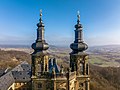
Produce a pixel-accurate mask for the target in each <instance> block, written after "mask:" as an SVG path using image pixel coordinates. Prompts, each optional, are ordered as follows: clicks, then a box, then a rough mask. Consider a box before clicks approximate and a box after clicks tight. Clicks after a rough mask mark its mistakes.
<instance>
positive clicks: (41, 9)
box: [40, 9, 42, 17]
mask: <svg viewBox="0 0 120 90" xmlns="http://www.w3.org/2000/svg"><path fill="white" fill-rule="evenodd" d="M40 17H42V9H40Z"/></svg>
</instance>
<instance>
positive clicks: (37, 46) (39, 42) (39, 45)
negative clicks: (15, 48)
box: [32, 10, 49, 51]
mask: <svg viewBox="0 0 120 90" xmlns="http://www.w3.org/2000/svg"><path fill="white" fill-rule="evenodd" d="M37 27H38V28H37V39H36V42H35V43H33V44H32V48H33V49H34V50H35V51H43V50H47V49H48V48H49V45H48V43H46V41H45V39H44V31H45V29H44V23H43V22H42V10H40V19H39V23H38V24H37Z"/></svg>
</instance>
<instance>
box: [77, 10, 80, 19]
mask: <svg viewBox="0 0 120 90" xmlns="http://www.w3.org/2000/svg"><path fill="white" fill-rule="evenodd" d="M77 17H78V20H79V21H80V12H79V11H77Z"/></svg>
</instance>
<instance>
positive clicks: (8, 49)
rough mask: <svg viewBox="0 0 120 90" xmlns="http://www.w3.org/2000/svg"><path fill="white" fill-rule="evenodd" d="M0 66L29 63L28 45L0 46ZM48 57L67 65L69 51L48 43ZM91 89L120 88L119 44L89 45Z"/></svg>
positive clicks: (117, 89)
mask: <svg viewBox="0 0 120 90" xmlns="http://www.w3.org/2000/svg"><path fill="white" fill-rule="evenodd" d="M0 48H1V50H0V68H1V69H6V68H9V69H12V68H14V67H15V66H17V65H18V64H20V63H21V62H23V61H27V62H28V63H29V64H31V55H30V54H31V53H32V52H33V50H32V49H31V48H30V47H29V46H24V45H23V46H11V45H1V46H0ZM48 52H49V53H50V57H55V58H56V59H57V62H58V65H59V66H60V65H61V64H62V65H63V66H64V67H66V68H67V67H68V66H69V53H70V52H71V50H70V49H69V48H67V47H58V46H52V45H50V48H49V50H48ZM87 53H89V63H90V76H91V83H90V88H91V90H120V76H119V75H120V45H106V46H94V47H89V49H88V50H87Z"/></svg>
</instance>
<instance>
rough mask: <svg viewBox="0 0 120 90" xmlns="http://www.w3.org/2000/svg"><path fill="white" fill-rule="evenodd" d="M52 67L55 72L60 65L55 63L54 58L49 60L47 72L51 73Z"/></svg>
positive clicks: (58, 69) (57, 71)
mask: <svg viewBox="0 0 120 90" xmlns="http://www.w3.org/2000/svg"><path fill="white" fill-rule="evenodd" d="M53 68H54V69H55V72H56V73H59V72H60V67H59V66H58V65H57V61H56V59H55V58H53V59H50V60H49V72H50V73H52V70H53Z"/></svg>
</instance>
